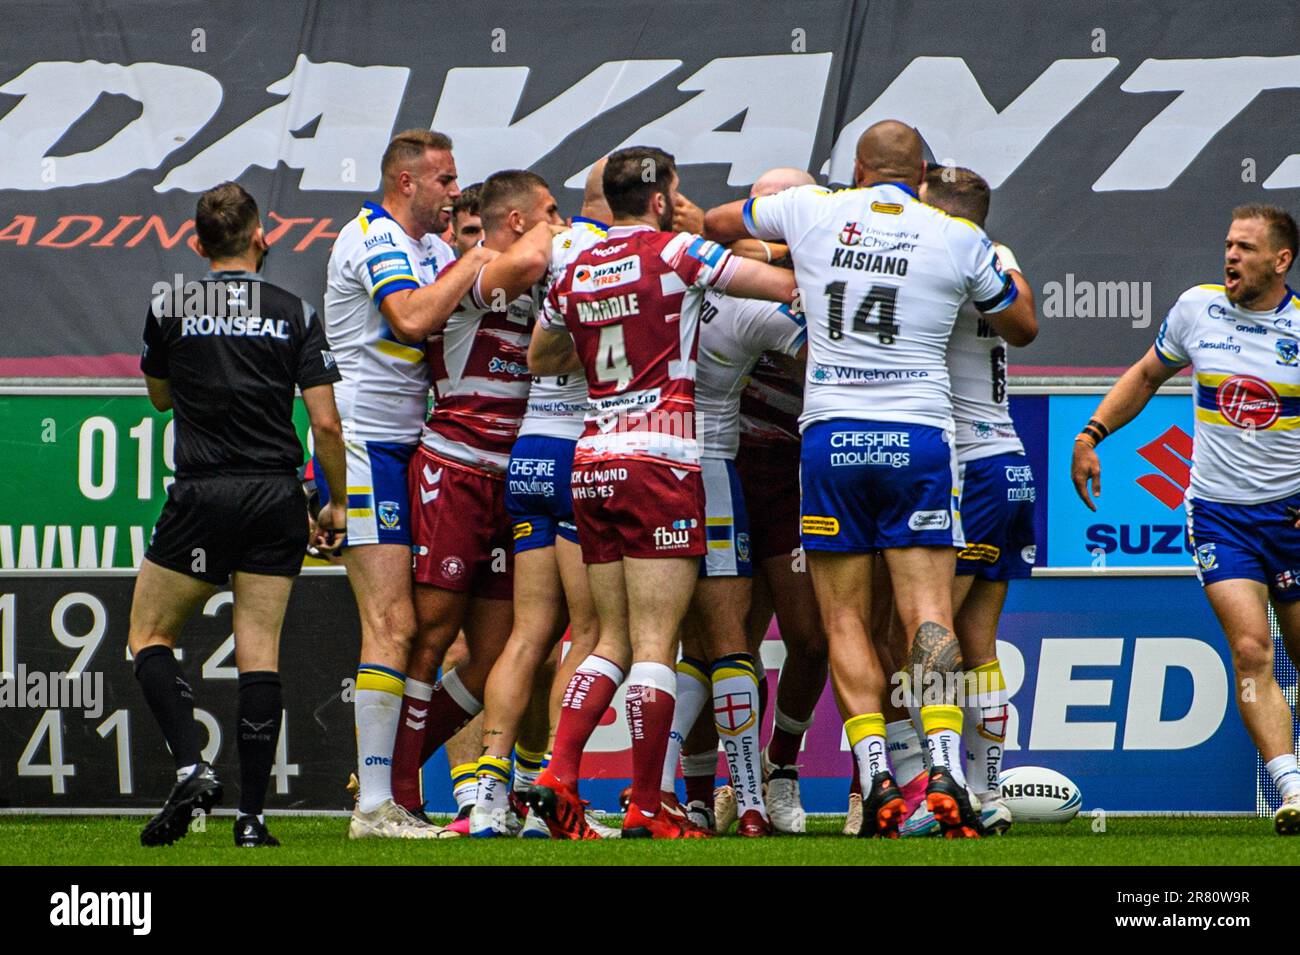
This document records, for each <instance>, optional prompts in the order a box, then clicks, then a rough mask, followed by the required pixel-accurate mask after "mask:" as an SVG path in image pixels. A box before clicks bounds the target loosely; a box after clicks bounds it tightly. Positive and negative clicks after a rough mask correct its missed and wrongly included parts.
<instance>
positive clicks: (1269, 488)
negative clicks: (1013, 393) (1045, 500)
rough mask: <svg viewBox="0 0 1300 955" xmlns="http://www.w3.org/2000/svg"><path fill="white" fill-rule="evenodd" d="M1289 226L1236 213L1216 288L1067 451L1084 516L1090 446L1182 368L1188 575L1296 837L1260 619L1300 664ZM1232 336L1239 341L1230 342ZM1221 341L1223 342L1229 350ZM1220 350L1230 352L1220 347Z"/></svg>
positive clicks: (1279, 213)
mask: <svg viewBox="0 0 1300 955" xmlns="http://www.w3.org/2000/svg"><path fill="white" fill-rule="evenodd" d="M1296 247H1297V235H1296V223H1295V219H1293V218H1292V217H1291V214H1290V213H1288V212H1286V211H1285V210H1284V209H1280V208H1278V207H1277V206H1269V205H1245V206H1238V207H1237V208H1236V209H1234V210H1233V211H1232V222H1231V224H1230V225H1229V227H1228V235H1227V238H1226V239H1225V241H1224V260H1223V284H1222V285H1197V286H1194V287H1193V288H1190V289H1188V290H1187V291H1186V292H1184V293H1183V294H1182V295H1180V296H1179V297H1178V301H1176V302H1175V303H1174V305H1173V307H1172V308H1171V309H1170V310H1169V314H1168V315H1166V316H1165V320H1164V322H1162V323H1161V325H1160V331H1159V333H1158V334H1157V335H1156V341H1155V344H1154V345H1153V346H1152V347H1151V348H1150V349H1148V350H1147V353H1146V354H1145V355H1143V356H1142V358H1141V360H1140V361H1138V362H1137V363H1136V364H1135V365H1133V366H1132V367H1131V368H1130V369H1129V370H1128V371H1126V372H1125V373H1124V375H1123V376H1122V377H1121V378H1120V379H1119V381H1118V382H1116V383H1115V386H1114V387H1113V388H1111V390H1110V391H1109V392H1108V393H1107V394H1106V397H1105V398H1103V399H1102V401H1101V404H1100V405H1098V406H1097V410H1096V411H1095V412H1094V413H1093V417H1092V420H1090V421H1089V422H1088V423H1087V424H1086V425H1084V427H1083V430H1082V431H1081V432H1080V433H1079V436H1078V437H1077V438H1075V439H1074V440H1075V444H1074V459H1073V461H1072V462H1071V466H1070V477H1071V479H1072V480H1073V481H1074V487H1075V490H1076V491H1077V492H1078V494H1079V497H1081V498H1082V499H1083V502H1084V503H1085V504H1087V505H1088V507H1089V509H1091V510H1094V511H1095V510H1096V509H1097V505H1096V502H1095V500H1094V499H1095V498H1099V497H1100V496H1101V462H1100V461H1099V460H1098V457H1097V451H1096V448H1097V446H1098V445H1099V444H1100V443H1101V442H1102V441H1103V440H1104V439H1105V438H1106V437H1107V436H1108V435H1109V434H1111V433H1112V432H1113V431H1116V430H1118V429H1119V428H1122V427H1123V426H1124V425H1126V424H1128V422H1130V421H1132V420H1133V418H1135V417H1136V416H1137V415H1138V413H1139V412H1141V410H1142V409H1143V408H1144V407H1145V406H1146V403H1147V402H1148V401H1149V400H1150V399H1151V396H1152V395H1153V394H1155V393H1156V390H1157V389H1158V388H1159V387H1160V386H1161V385H1162V384H1164V382H1166V381H1168V380H1169V379H1170V378H1171V377H1172V376H1173V375H1175V374H1176V373H1177V372H1179V371H1180V370H1182V369H1184V368H1189V367H1190V368H1191V370H1192V375H1193V378H1194V380H1195V385H1194V387H1195V391H1194V393H1193V404H1194V407H1195V408H1196V425H1195V434H1194V437H1193V450H1192V470H1191V484H1190V485H1189V487H1188V489H1187V494H1186V499H1185V502H1186V506H1187V537H1188V542H1189V543H1190V544H1191V546H1192V548H1193V553H1194V556H1195V559H1196V574H1197V577H1198V578H1199V579H1200V581H1201V585H1202V586H1203V587H1204V589H1205V596H1206V599H1207V600H1209V602H1210V607H1211V608H1213V610H1214V614H1215V616H1216V617H1218V620H1219V625H1220V626H1222V627H1223V632H1224V634H1225V636H1226V637H1227V639H1228V646H1229V648H1230V649H1231V650H1232V665H1233V670H1234V671H1235V674H1236V681H1237V708H1238V710H1239V711H1240V712H1241V719H1242V722H1243V723H1245V725H1246V731H1247V732H1248V733H1250V738H1251V739H1252V740H1253V741H1254V743H1255V747H1256V749H1258V750H1259V754H1260V756H1261V757H1262V759H1263V760H1264V763H1265V765H1266V766H1267V768H1268V772H1269V775H1270V776H1271V777H1272V779H1273V782H1274V784H1275V785H1276V786H1277V790H1278V792H1279V793H1280V794H1281V796H1282V805H1281V806H1280V807H1279V808H1278V810H1277V812H1276V814H1275V815H1274V817H1273V824H1274V828H1275V829H1276V830H1277V832H1278V833H1279V834H1281V835H1295V834H1296V833H1298V832H1300V768H1297V766H1296V757H1295V750H1294V745H1293V744H1294V740H1293V738H1292V725H1291V709H1290V707H1289V706H1288V705H1287V701H1286V698H1285V697H1284V696H1283V694H1282V689H1281V687H1279V686H1278V683H1277V679H1276V678H1275V677H1274V675H1273V640H1272V637H1271V636H1270V634H1269V624H1268V607H1269V605H1270V604H1272V607H1273V611H1274V613H1276V614H1277V620H1278V625H1279V627H1280V628H1281V630H1282V638H1283V640H1284V641H1285V643H1286V648H1287V653H1288V655H1289V656H1290V657H1291V660H1292V662H1297V661H1300V468H1297V467H1296V462H1297V461H1300V298H1297V296H1296V293H1295V292H1294V291H1293V290H1292V289H1291V288H1290V287H1289V286H1288V285H1287V282H1286V276H1287V272H1289V271H1290V269H1291V266H1292V264H1293V263H1294V262H1295V257H1296ZM1234 329H1235V330H1236V331H1237V332H1238V334H1235V335H1234V334H1231V333H1232V332H1233V331H1234ZM1225 335H1226V338H1225ZM1227 338H1230V339H1231V340H1232V343H1233V346H1234V347H1232V348H1225V347H1223V343H1224V342H1225V340H1227Z"/></svg>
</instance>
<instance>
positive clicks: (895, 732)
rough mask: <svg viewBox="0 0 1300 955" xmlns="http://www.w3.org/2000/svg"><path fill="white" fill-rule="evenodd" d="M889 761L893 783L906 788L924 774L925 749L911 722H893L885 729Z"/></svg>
mask: <svg viewBox="0 0 1300 955" xmlns="http://www.w3.org/2000/svg"><path fill="white" fill-rule="evenodd" d="M885 743H886V745H887V748H888V750H889V761H890V762H891V763H893V765H894V772H895V774H896V775H895V776H894V781H895V782H896V783H898V785H899V786H906V785H907V784H908V783H910V782H911V781H912V780H913V779H915V778H916V777H917V776H919V775H921V774H922V773H924V772H925V747H924V746H922V745H921V737H920V736H919V735H917V732H916V727H915V726H913V725H912V721H911V720H894V722H892V723H890V724H888V725H887V726H886V727H885Z"/></svg>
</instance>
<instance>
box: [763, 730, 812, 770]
mask: <svg viewBox="0 0 1300 955" xmlns="http://www.w3.org/2000/svg"><path fill="white" fill-rule="evenodd" d="M801 746H803V733H791V732H790V731H789V730H783V729H781V727H779V726H773V727H772V739H771V741H769V742H768V744H767V758H768V759H769V760H771V761H772V763H773V764H775V765H777V766H793V765H794V764H795V763H797V762H799V748H800V747H801Z"/></svg>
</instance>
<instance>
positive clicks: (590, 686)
mask: <svg viewBox="0 0 1300 955" xmlns="http://www.w3.org/2000/svg"><path fill="white" fill-rule="evenodd" d="M622 682H623V671H622V670H621V669H619V668H618V667H616V666H615V665H614V664H613V663H610V662H609V661H608V660H606V659H604V658H603V657H598V656H596V655H595V654H592V655H591V656H589V657H587V659H586V660H583V661H582V663H581V664H580V665H579V666H578V670H577V672H576V673H574V674H573V677H572V678H571V679H570V680H569V685H568V687H566V688H565V690H564V702H563V703H562V704H561V705H560V722H559V724H558V725H557V726H556V728H555V745H554V746H552V747H551V762H550V765H549V766H548V769H547V771H548V772H549V773H550V774H551V775H552V776H554V777H555V778H556V779H557V780H559V781H560V782H562V783H565V784H569V785H571V784H573V783H576V782H577V781H578V772H579V770H580V769H581V767H582V751H583V749H585V748H586V746H587V740H588V739H590V738H591V734H592V733H594V732H595V731H596V727H597V726H599V725H600V719H601V717H602V716H604V715H605V711H606V710H607V709H609V704H610V701H611V700H613V699H614V694H615V693H616V692H618V687H619V684H620V683H622ZM665 745H667V741H665ZM659 762H660V765H661V766H662V765H663V760H662V759H661V760H660V761H659ZM658 786H659V783H658V780H656V781H655V787H656V789H657V788H658Z"/></svg>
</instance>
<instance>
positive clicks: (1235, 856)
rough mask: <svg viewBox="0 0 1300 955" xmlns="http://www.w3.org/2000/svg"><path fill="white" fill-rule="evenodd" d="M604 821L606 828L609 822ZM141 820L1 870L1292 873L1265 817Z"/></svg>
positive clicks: (40, 827)
mask: <svg viewBox="0 0 1300 955" xmlns="http://www.w3.org/2000/svg"><path fill="white" fill-rule="evenodd" d="M609 821H610V822H614V821H615V820H613V819H611V820H609ZM143 823H144V817H79V818H69V817H39V816H5V817H0V865H192V866H212V865H265V864H280V865H356V864H360V865H602V866H608V865H726V866H734V865H1076V866H1077V865H1197V866H1206V865H1211V866H1212V865H1225V864H1231V865H1239V866H1248V865H1300V838H1291V839H1284V838H1282V837H1280V836H1277V835H1274V833H1273V829H1272V820H1270V819H1151V818H1146V819H1123V818H1121V819H1117V818H1113V817H1112V818H1108V819H1107V820H1106V827H1105V832H1095V831H1093V826H1094V824H1095V823H1094V820H1092V819H1082V818H1080V819H1076V820H1074V821H1073V822H1070V823H1066V824H1064V825H1048V824H1021V825H1019V826H1016V827H1015V828H1013V829H1012V830H1011V832H1010V833H1009V834H1007V835H1006V836H1003V837H1001V838H991V839H984V840H980V841H974V840H971V841H965V842H947V841H944V840H942V839H903V840H899V841H897V842H884V841H880V840H866V839H850V838H846V837H844V836H841V835H839V831H840V827H841V826H842V825H843V819H841V818H835V817H827V818H817V819H812V820H809V828H810V830H811V831H810V832H809V833H807V834H806V835H802V836H780V837H777V838H774V839H764V840H748V839H740V838H737V837H735V836H731V837H726V838H719V839H713V840H708V841H700V842H646V841H629V842H626V843H623V842H619V841H609V842H583V843H574V842H546V841H542V840H536V841H533V840H520V839H510V840H505V839H498V840H477V839H466V838H461V839H439V840H436V841H431V842H418V843H417V842H388V841H379V840H367V841H363V842H349V841H348V840H347V838H346V831H347V820H346V819H344V818H319V817H313V818H306V817H297V818H295V817H284V816H279V817H276V816H273V817H270V818H268V824H269V826H270V829H271V831H272V832H273V833H275V834H276V835H277V836H278V837H279V838H280V840H281V841H282V842H283V843H284V844H283V845H282V846H281V847H279V848H277V849H259V850H256V851H245V850H242V849H236V848H235V846H234V844H233V840H232V838H231V826H232V824H233V819H231V818H230V817H222V816H218V817H209V818H208V820H207V826H206V831H204V832H191V833H190V834H189V835H188V836H187V837H186V838H184V839H183V840H181V841H180V842H178V843H176V844H175V845H173V846H170V847H166V848H153V849H145V848H143V847H141V846H140V843H139V832H140V827H141V825H143Z"/></svg>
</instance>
